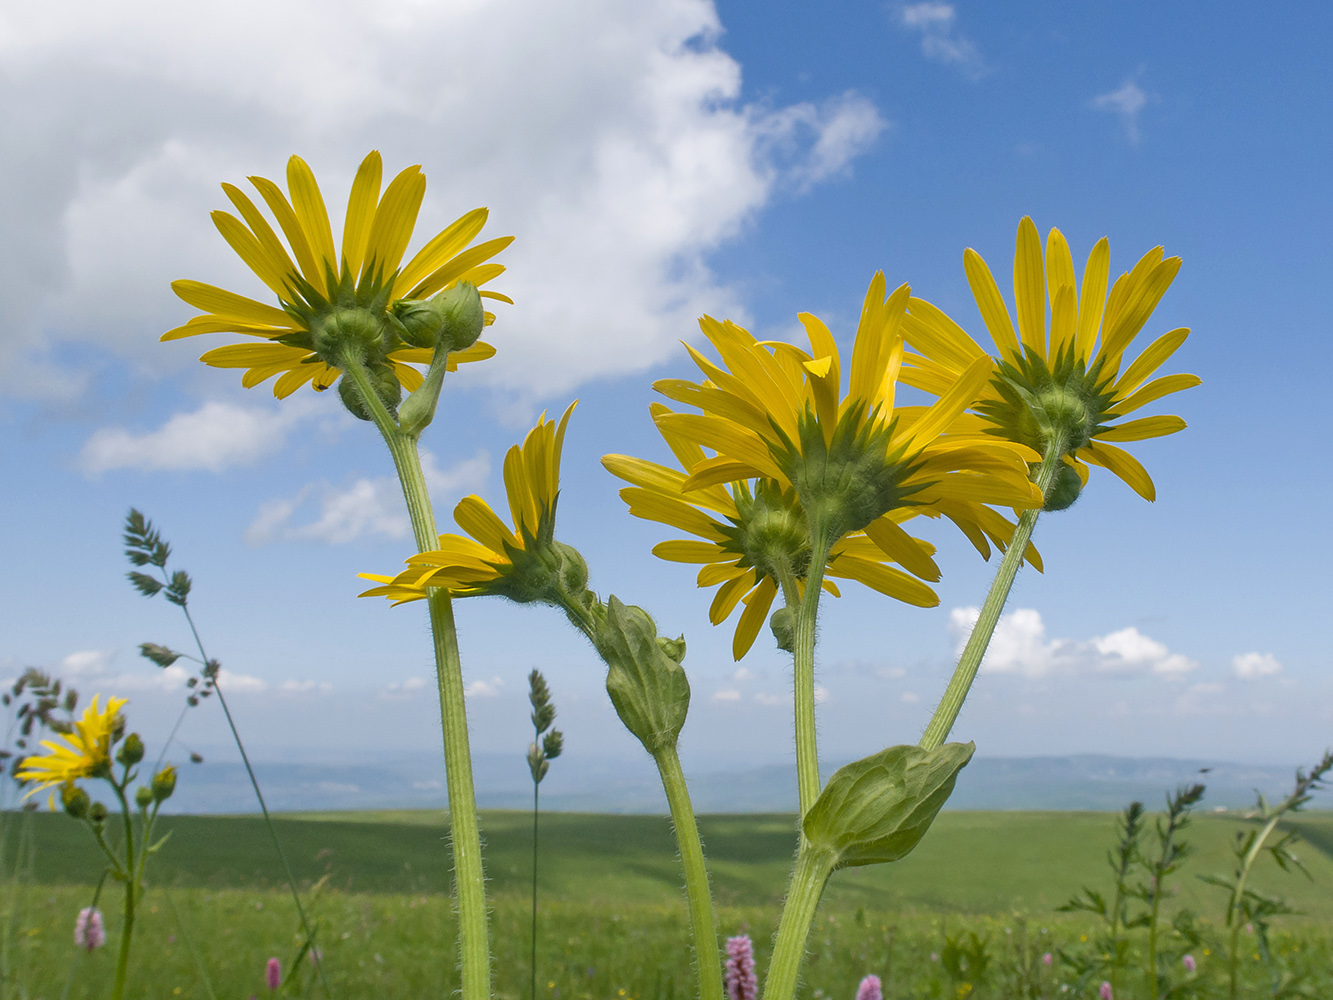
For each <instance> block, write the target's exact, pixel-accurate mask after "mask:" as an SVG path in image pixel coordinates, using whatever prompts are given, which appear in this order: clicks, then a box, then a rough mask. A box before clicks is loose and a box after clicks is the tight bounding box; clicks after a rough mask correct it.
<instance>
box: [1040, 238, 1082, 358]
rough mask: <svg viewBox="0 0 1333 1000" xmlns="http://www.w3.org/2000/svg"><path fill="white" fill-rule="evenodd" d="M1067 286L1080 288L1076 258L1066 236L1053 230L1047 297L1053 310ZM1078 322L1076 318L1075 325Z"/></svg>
mask: <svg viewBox="0 0 1333 1000" xmlns="http://www.w3.org/2000/svg"><path fill="white" fill-rule="evenodd" d="M1065 285H1068V286H1069V287H1070V288H1071V289H1074V288H1077V287H1078V281H1077V280H1076V279H1075V278H1074V257H1073V255H1072V254H1070V252H1069V243H1068V242H1067V241H1066V240H1065V234H1064V233H1062V232H1060V230H1058V229H1052V230H1051V231H1050V232H1049V233H1048V234H1047V235H1046V296H1047V298H1048V299H1049V301H1050V304H1051V307H1052V308H1054V306H1055V300H1056V298H1057V297H1058V296H1059V294H1060V289H1061V288H1062V287H1063V286H1065ZM1077 322H1078V321H1077V318H1075V324H1077ZM1051 356H1052V357H1054V356H1055V348H1054V345H1052V348H1051Z"/></svg>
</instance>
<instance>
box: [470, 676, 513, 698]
mask: <svg viewBox="0 0 1333 1000" xmlns="http://www.w3.org/2000/svg"><path fill="white" fill-rule="evenodd" d="M504 683H505V682H504V681H503V680H501V679H500V678H499V677H492V678H491V679H490V680H489V681H484V680H481V679H480V678H479V679H477V680H475V681H473V682H472V683H471V684H469V685H468V686H467V687H465V688H464V689H463V694H465V695H467V696H468V697H469V698H494V697H495V696H496V695H498V694H499V693H500V688H502V687H504Z"/></svg>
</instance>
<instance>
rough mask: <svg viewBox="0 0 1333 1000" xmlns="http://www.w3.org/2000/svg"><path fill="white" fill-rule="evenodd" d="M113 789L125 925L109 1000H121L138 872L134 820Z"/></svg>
mask: <svg viewBox="0 0 1333 1000" xmlns="http://www.w3.org/2000/svg"><path fill="white" fill-rule="evenodd" d="M110 784H111V787H112V788H113V789H115V792H116V798H118V799H120V811H121V817H122V818H123V819H124V821H125V872H126V878H125V923H124V925H123V926H122V927H121V930H120V951H119V953H118V954H117V956H116V978H115V980H114V981H113V982H112V984H111V1000H122V998H123V997H124V996H125V976H126V973H127V972H128V970H129V965H130V944H131V942H132V940H133V937H134V904H135V899H134V897H135V894H136V891H137V890H138V882H139V875H140V873H139V871H138V870H137V869H136V865H135V856H134V855H135V851H134V820H133V819H131V817H130V804H129V802H127V801H126V799H125V789H124V788H123V787H122V786H121V785H119V784H117V783H116V781H115V780H111V781H110Z"/></svg>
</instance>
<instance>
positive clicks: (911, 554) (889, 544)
mask: <svg viewBox="0 0 1333 1000" xmlns="http://www.w3.org/2000/svg"><path fill="white" fill-rule="evenodd" d="M865 533H866V536H867V537H869V538H870V539H871V541H873V542H874V543H875V544H876V545H877V546H878V547H879V549H880V551H882V552H883V553H884V554H885V555H886V556H888V557H889V558H890V559H892V560H893V561H894V562H896V563H898V564H899V565H901V566H902V567H903V569H905V570H907V571H908V572H909V573H914V574H915V575H917V576H919V577H921V579H923V580H929V581H931V582H932V583H934V582H935V581H937V580H939V578H940V568H939V566H937V565H936V564H935V560H934V559H932V558H930V556H928V555H927V554H926V553H925V551H924V550H923V549H922V548H921V546H920V545H919V544H918V542H917V540H916V539H915V538H913V537H912V536H911V535H909V534H908V533H907V532H905V531H903V529H902V528H900V527H898V525H896V524H894V523H893V521H892V520H890V519H889V518H887V517H881V518H877V519H876V520H874V521H871V522H870V523H869V524H867V525H866V527H865Z"/></svg>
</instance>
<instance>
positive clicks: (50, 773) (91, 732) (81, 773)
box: [15, 695, 125, 798]
mask: <svg viewBox="0 0 1333 1000" xmlns="http://www.w3.org/2000/svg"><path fill="white" fill-rule="evenodd" d="M97 699H98V696H97V695H94V696H93V700H92V701H91V702H89V703H88V707H87V708H86V709H84V712H83V718H82V719H80V720H79V721H78V722H76V723H74V731H73V732H72V733H69V734H67V735H62V736H61V739H62V740H64V741H65V742H64V743H54V742H52V741H50V740H42V746H44V747H46V749H48V750H50V751H51V752H50V753H49V754H47V755H46V756H44V757H25V758H24V759H23V760H22V761H21V762H20V763H19V770H18V773H17V774H16V775H15V777H17V778H18V780H19V781H35V782H37V784H36V785H34V786H33V787H32V788H31V789H29V790H28V792H27V794H26V795H25V796H24V798H27V797H28V796H30V795H35V794H36V793H37V792H40V791H41V790H42V789H44V788H50V787H51V786H53V785H69V784H70V783H72V782H74V781H76V780H78V779H79V778H92V777H97V776H98V775H99V774H102V773H109V768H110V767H111V741H112V737H113V736H114V734H115V732H116V730H117V729H118V728H119V726H120V721H119V715H120V708H121V706H122V705H124V704H125V699H124V698H107V700H106V709H105V710H104V711H103V710H99V709H98V707H97Z"/></svg>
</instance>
